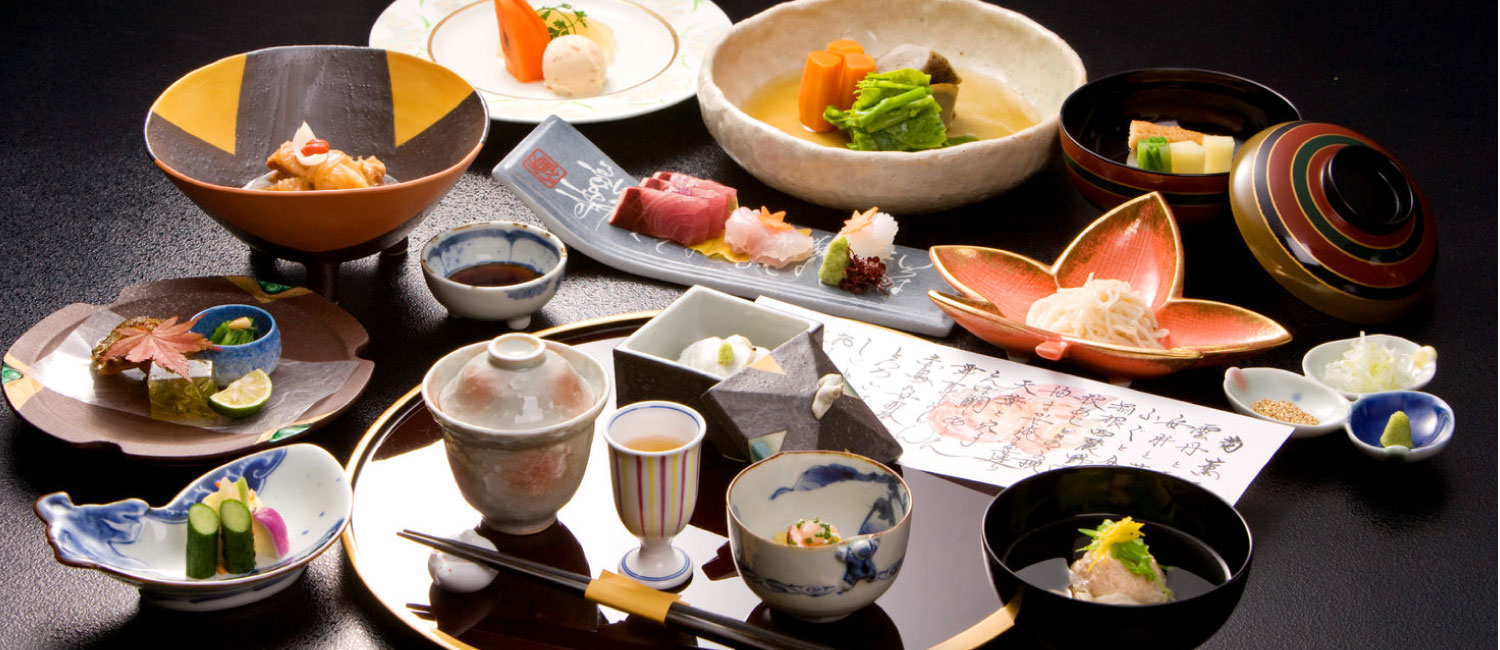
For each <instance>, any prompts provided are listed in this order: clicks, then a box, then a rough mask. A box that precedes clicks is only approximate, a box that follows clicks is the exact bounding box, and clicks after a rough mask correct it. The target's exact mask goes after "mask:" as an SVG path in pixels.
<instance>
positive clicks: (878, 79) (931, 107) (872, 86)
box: [823, 68, 973, 151]
mask: <svg viewBox="0 0 1500 650" xmlns="http://www.w3.org/2000/svg"><path fill="white" fill-rule="evenodd" d="M931 80H932V78H931V77H929V76H928V75H926V74H924V73H922V72H920V71H918V70H912V69H909V68H908V69H901V70H892V71H890V72H880V73H873V74H869V75H865V78H864V80H863V81H860V82H859V86H858V90H856V91H855V93H856V98H855V100H854V104H853V105H852V106H850V107H849V110H847V111H843V110H839V108H838V107H837V106H829V107H828V108H826V109H824V111H823V119H825V120H828V123H829V124H832V125H834V126H836V127H838V128H840V129H842V130H844V131H845V132H847V133H848V134H849V148H850V149H856V150H859V151H920V150H923V149H937V148H939V147H946V146H951V145H954V144H962V143H964V142H969V141H970V140H972V139H973V138H970V137H968V136H964V137H960V138H952V139H949V138H948V129H947V128H946V127H944V126H943V118H942V108H941V107H939V106H938V103H937V99H935V98H934V97H933V96H932V87H931Z"/></svg>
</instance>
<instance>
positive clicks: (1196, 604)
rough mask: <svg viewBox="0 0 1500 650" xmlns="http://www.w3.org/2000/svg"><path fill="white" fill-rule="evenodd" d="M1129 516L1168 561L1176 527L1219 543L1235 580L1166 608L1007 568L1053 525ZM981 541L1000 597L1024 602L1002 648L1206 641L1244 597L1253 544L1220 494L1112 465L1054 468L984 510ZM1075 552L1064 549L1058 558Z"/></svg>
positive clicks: (1163, 561)
mask: <svg viewBox="0 0 1500 650" xmlns="http://www.w3.org/2000/svg"><path fill="white" fill-rule="evenodd" d="M1124 516H1130V517H1133V518H1134V519H1135V520H1136V521H1141V522H1145V524H1146V526H1145V527H1144V528H1143V532H1144V533H1145V539H1146V543H1147V544H1148V545H1151V547H1152V551H1153V553H1154V554H1155V555H1156V556H1157V560H1158V561H1159V562H1160V563H1161V564H1162V565H1163V566H1171V565H1173V563H1174V559H1175V558H1173V557H1172V556H1170V555H1169V554H1168V553H1164V552H1163V550H1162V545H1161V544H1159V542H1162V541H1164V540H1163V538H1161V537H1160V535H1161V534H1162V532H1163V531H1164V530H1165V529H1166V528H1167V527H1170V528H1172V529H1175V531H1177V532H1180V533H1182V534H1184V535H1187V536H1190V537H1192V538H1196V540H1198V541H1200V542H1202V543H1203V545H1204V546H1206V547H1207V548H1209V549H1212V550H1213V552H1214V553H1215V554H1217V555H1218V557H1219V558H1221V559H1222V560H1223V565H1224V568H1225V569H1226V572H1227V578H1226V579H1225V580H1224V581H1223V582H1222V583H1220V584H1218V585H1217V586H1215V587H1213V588H1211V589H1209V590H1208V591H1206V592H1204V593H1201V594H1199V595H1196V596H1192V597H1188V598H1182V599H1179V600H1174V601H1172V602H1168V603H1165V604H1162V605H1149V606H1126V605H1106V604H1100V603H1094V602H1087V601H1082V600H1074V599H1073V598H1070V597H1068V596H1065V595H1061V594H1059V593H1054V592H1052V591H1048V590H1047V589H1044V588H1039V587H1037V586H1035V585H1033V584H1031V583H1030V582H1027V581H1026V580H1024V579H1022V578H1021V577H1020V576H1019V575H1017V571H1019V570H1020V569H1023V568H1024V567H1022V566H1010V565H1009V564H1008V562H1009V561H1010V560H1011V559H1012V555H1013V553H1018V551H1016V548H1015V547H1016V542H1017V541H1018V540H1020V539H1022V538H1023V537H1025V536H1026V535H1028V534H1030V533H1034V532H1035V531H1038V530H1040V529H1044V528H1047V527H1048V526H1049V525H1056V524H1057V523H1058V522H1061V521H1068V520H1073V519H1084V520H1090V519H1091V520H1092V521H1094V522H1097V521H1098V520H1099V519H1102V518H1104V517H1109V518H1112V519H1116V520H1118V519H1120V518H1121V517H1124ZM1153 529H1155V532H1156V534H1157V535H1158V537H1156V538H1155V540H1153ZM983 544H984V552H985V556H986V559H987V560H988V565H989V569H990V579H991V582H992V584H993V585H994V587H995V591H996V593H998V594H999V595H1000V598H1001V600H1003V601H1005V602H1006V603H1010V602H1012V601H1013V600H1014V599H1016V598H1018V597H1019V598H1020V599H1021V602H1020V608H1019V612H1017V614H1016V627H1015V628H1014V629H1012V630H1010V631H1008V632H1006V633H1005V635H1004V637H1003V639H1002V644H1003V645H1005V646H1007V647H1011V646H1014V647H1036V646H1042V647H1050V648H1074V647H1083V646H1097V645H1098V644H1100V642H1107V644H1108V645H1109V646H1111V647H1122V648H1146V647H1149V648H1192V647H1196V646H1198V645H1199V644H1201V643H1203V642H1204V641H1206V640H1208V638H1209V637H1212V636H1213V635H1214V633H1215V632H1217V631H1218V630H1219V627H1221V626H1222V625H1223V624H1224V621H1226V620H1228V619H1229V615H1230V614H1232V613H1233V612H1234V608H1235V606H1236V605H1237V604H1238V603H1239V600H1240V595H1241V594H1242V593H1244V590H1245V580H1246V578H1247V576H1248V574H1249V571H1250V558H1251V546H1252V544H1251V538H1250V528H1249V526H1247V525H1246V524H1245V520H1244V519H1243V518H1241V517H1240V515H1239V513H1238V512H1236V511H1235V509H1234V507H1233V506H1231V505H1229V504H1228V503H1225V502H1224V500H1223V499H1220V498H1219V497H1218V496H1216V495H1215V494H1213V493H1212V492H1209V491H1208V490H1206V489H1204V488H1202V487H1199V486H1197V485H1194V484H1193V483H1190V482H1188V481H1185V480H1182V479H1180V478H1176V477H1173V476H1169V475H1166V474H1162V473H1159V472H1153V471H1150V470H1144V469H1137V468H1134V467H1108V466H1102V467H1072V468H1067V469H1059V470H1053V471H1049V472H1044V473H1041V474H1037V475H1036V476H1032V477H1030V478H1027V479H1024V480H1022V481H1019V482H1017V483H1016V484H1015V485H1012V486H1010V487H1009V488H1007V489H1006V490H1005V491H1004V492H1001V493H1000V494H999V495H998V496H996V497H995V499H994V501H992V502H990V506H989V508H988V509H987V510H985V514H984V528H983ZM1071 551H1073V549H1071V548H1061V549H1059V550H1058V555H1064V554H1069V553H1070V552H1071ZM1076 556H1077V554H1076V553H1072V554H1071V555H1069V558H1070V559H1071V558H1073V557H1076ZM1169 570H1170V569H1169Z"/></svg>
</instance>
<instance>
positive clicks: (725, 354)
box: [719, 341, 734, 366]
mask: <svg viewBox="0 0 1500 650" xmlns="http://www.w3.org/2000/svg"><path fill="white" fill-rule="evenodd" d="M733 363H734V346H733V345H730V344H729V342H728V341H725V342H723V343H720V344H719V365H721V366H727V365H730V364H733Z"/></svg>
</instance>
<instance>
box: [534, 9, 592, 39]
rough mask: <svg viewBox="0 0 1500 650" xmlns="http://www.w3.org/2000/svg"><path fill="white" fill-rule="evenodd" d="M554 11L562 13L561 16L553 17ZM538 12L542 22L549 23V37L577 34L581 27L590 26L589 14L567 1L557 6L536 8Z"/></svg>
mask: <svg viewBox="0 0 1500 650" xmlns="http://www.w3.org/2000/svg"><path fill="white" fill-rule="evenodd" d="M553 12H556V13H558V14H560V16H559V17H558V18H555V19H554V18H552V14H553ZM536 14H537V15H538V16H541V18H542V22H544V23H546V24H547V37H548V38H557V37H559V36H565V35H568V34H576V33H578V28H579V27H588V26H589V21H588V20H586V17H587V16H588V14H586V13H584V11H583V10H582V9H574V8H573V5H570V4H568V3H566V2H564V3H562V4H559V5H557V6H556V7H540V8H538V9H537V10H536Z"/></svg>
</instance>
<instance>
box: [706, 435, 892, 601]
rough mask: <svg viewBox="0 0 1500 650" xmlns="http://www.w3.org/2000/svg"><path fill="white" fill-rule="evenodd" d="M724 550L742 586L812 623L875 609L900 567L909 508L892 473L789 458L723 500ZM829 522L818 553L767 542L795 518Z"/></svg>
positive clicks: (753, 469) (737, 484) (839, 460)
mask: <svg viewBox="0 0 1500 650" xmlns="http://www.w3.org/2000/svg"><path fill="white" fill-rule="evenodd" d="M725 501H726V502H727V503H726V506H727V511H728V517H727V518H728V520H729V546H730V549H731V550H732V552H733V557H734V565H735V568H737V569H739V572H740V577H742V578H744V580H745V586H747V587H749V588H750V591H752V592H755V595H756V596H759V597H760V599H761V600H763V601H765V602H766V604H767V605H770V606H771V607H772V608H775V609H776V610H778V611H781V612H784V613H787V614H790V615H792V616H794V617H797V618H800V619H803V620H807V621H814V622H825V621H833V620H837V619H840V618H843V617H845V616H848V615H849V614H850V613H853V612H854V611H856V610H859V609H861V608H863V607H865V606H866V605H869V604H870V603H873V602H875V599H876V598H879V597H880V595H881V594H883V593H885V591H886V590H887V589H889V588H890V587H891V583H893V582H895V581H896V575H897V574H898V573H899V572H900V571H901V565H902V563H904V562H905V561H906V542H907V539H908V538H909V537H910V535H911V513H912V508H913V506H914V504H913V503H912V499H911V491H910V489H909V488H907V486H906V481H904V480H902V478H901V476H900V475H898V474H896V473H895V472H893V471H891V470H890V468H888V467H886V466H884V465H881V464H880V463H877V462H875V461H873V460H870V459H868V458H865V457H864V456H858V455H855V454H851V453H847V452H842V451H788V452H783V453H780V454H777V455H775V456H772V457H770V458H767V459H765V460H763V461H760V462H758V463H756V464H754V465H751V466H749V467H747V468H745V469H744V471H741V472H740V473H739V475H738V476H736V477H735V478H734V480H733V481H731V482H730V484H729V489H728V491H727V492H726V493H725ZM813 517H816V518H818V519H820V520H822V521H823V522H826V523H829V524H832V525H833V527H834V528H836V529H838V531H839V535H840V537H842V538H843V539H842V540H841V541H839V542H837V543H834V544H828V545H824V546H791V545H789V544H785V543H781V542H778V541H776V533H778V532H781V531H785V530H786V529H787V527H788V526H790V525H792V524H794V523H796V522H797V521H798V520H799V519H810V518H813Z"/></svg>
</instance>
